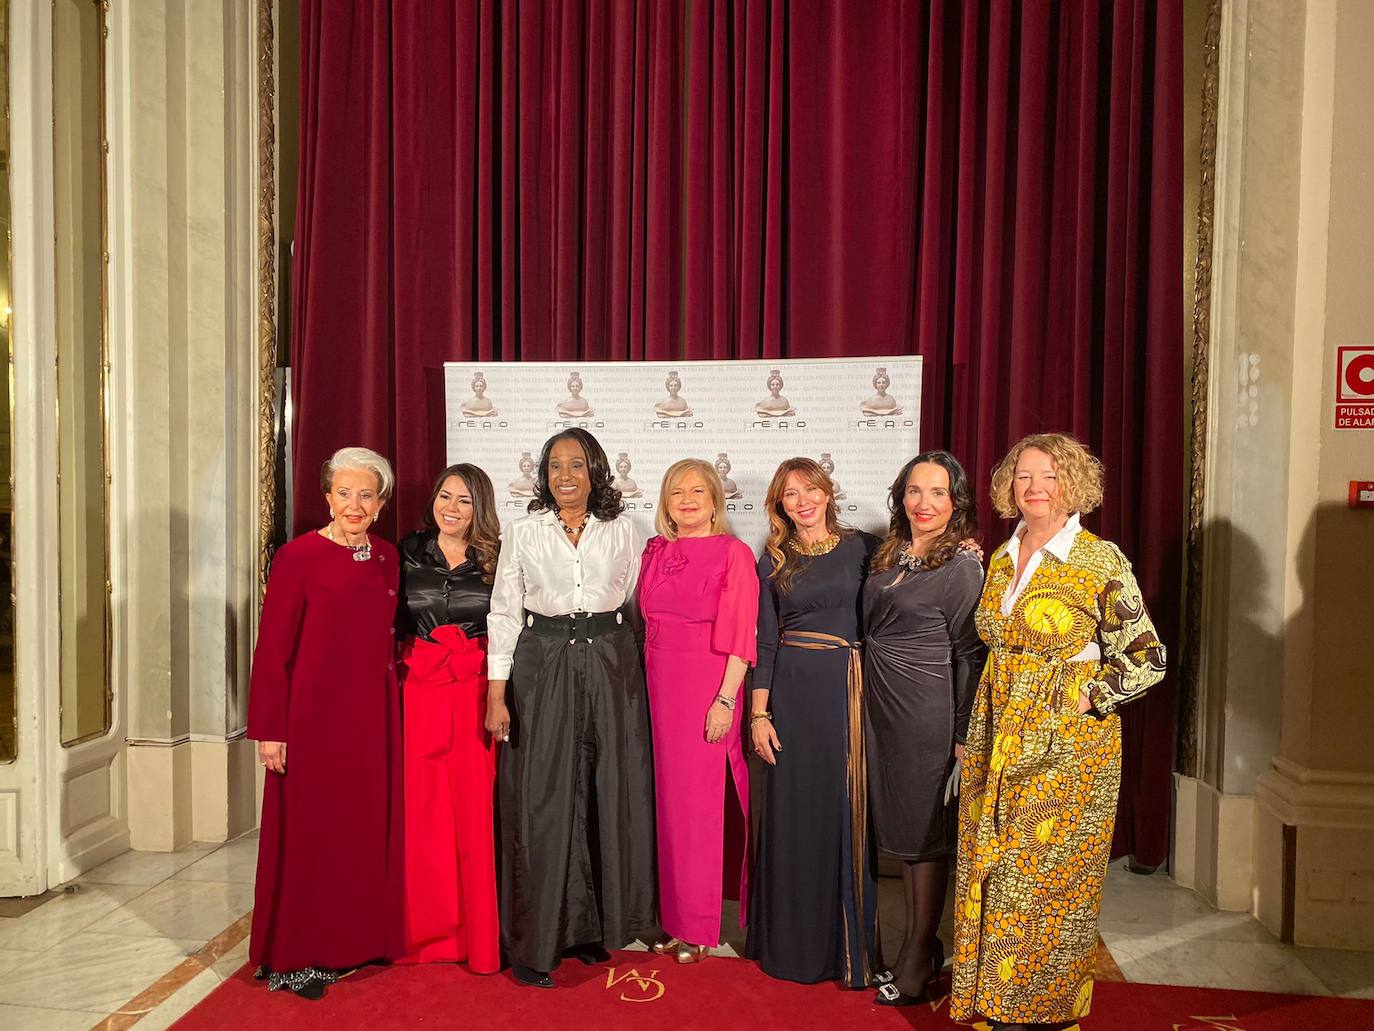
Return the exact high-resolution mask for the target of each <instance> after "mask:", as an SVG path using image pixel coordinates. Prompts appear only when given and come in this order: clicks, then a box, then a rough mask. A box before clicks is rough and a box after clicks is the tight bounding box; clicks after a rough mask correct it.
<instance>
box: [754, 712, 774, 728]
mask: <svg viewBox="0 0 1374 1031" xmlns="http://www.w3.org/2000/svg"><path fill="white" fill-rule="evenodd" d="M759 720H767V721H768V722H769V723H772V722H773V714H772V713H771V712H768V711H767V710H764V711H763V712H755V713H751V714H750V716H749V724H750V726H752V725H753V724H754V723H756V722H757V721H759Z"/></svg>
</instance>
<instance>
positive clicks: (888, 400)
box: [859, 365, 902, 415]
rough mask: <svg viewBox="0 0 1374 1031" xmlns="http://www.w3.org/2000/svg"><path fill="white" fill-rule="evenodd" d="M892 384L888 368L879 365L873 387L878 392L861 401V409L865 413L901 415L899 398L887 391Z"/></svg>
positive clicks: (874, 376)
mask: <svg viewBox="0 0 1374 1031" xmlns="http://www.w3.org/2000/svg"><path fill="white" fill-rule="evenodd" d="M890 386H892V377H891V376H889V375H888V374H887V369H886V368H884V367H883V366H881V365H880V366H878V371H877V372H875V373H874V374H873V389H874V390H876V391H877V393H876V394H874V395H873V396H872V397H870V398H869V399H868V400H867V401H863V402H861V403H860V404H859V411H860V412H862V413H863V414H864V415H901V414H902V408H901V406H900V405H899V404H897V399H896V398H895V397H893V396H892V395H891V394H889V393H888V392H887V388H888V387H890Z"/></svg>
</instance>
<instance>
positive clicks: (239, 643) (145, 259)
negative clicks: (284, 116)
mask: <svg viewBox="0 0 1374 1031" xmlns="http://www.w3.org/2000/svg"><path fill="white" fill-rule="evenodd" d="M115 11H116V12H117V14H116V15H115V17H116V18H117V19H118V20H117V23H116V25H115V26H114V29H113V32H112V35H114V34H118V33H123V34H125V40H124V42H125V43H126V45H128V46H129V48H130V52H131V59H130V60H129V62H128V63H127V66H126V72H125V74H124V76H123V79H122V81H119V82H117V83H116V84H115V86H114V92H115V96H114V100H115V108H116V110H117V111H119V112H121V113H122V115H123V118H122V119H116V124H115V131H116V132H117V133H120V132H122V134H123V135H122V138H118V139H117V140H116V144H115V146H114V148H113V151H112V152H113V153H116V154H120V155H123V156H124V160H123V161H117V162H116V163H115V168H114V169H113V173H112V176H111V190H112V192H113V194H114V195H115V202H116V207H117V208H118V209H120V210H127V217H128V221H129V226H130V230H131V248H132V253H131V254H130V255H129V256H128V259H129V260H128V262H127V264H126V265H123V266H122V269H123V274H122V275H118V274H117V275H116V276H115V284H116V285H115V287H114V289H116V290H122V291H125V292H126V298H125V301H126V310H127V311H128V313H129V316H128V321H129V324H128V325H127V327H126V328H127V333H116V335H115V338H116V339H119V340H122V341H123V343H124V345H125V347H126V350H125V351H124V352H123V354H122V355H120V356H119V358H118V359H117V360H123V361H125V362H126V363H127V364H126V369H127V370H128V373H129V376H128V382H129V384H130V388H129V391H128V394H129V399H130V403H129V405H128V409H127V411H118V412H113V413H112V435H113V436H114V437H115V438H116V439H117V440H118V441H119V442H120V444H121V446H122V447H123V448H124V453H125V455H126V456H127V468H128V475H129V479H130V482H131V483H132V484H134V488H133V489H132V490H131V491H129V504H128V506H127V508H126V510H125V511H124V512H123V513H121V514H120V515H121V516H122V525H123V533H122V535H120V536H121V537H122V542H120V541H118V540H117V543H116V546H119V544H120V543H122V546H123V547H124V549H125V556H126V563H127V565H126V569H127V571H128V576H127V577H126V578H125V579H124V582H123V583H121V584H118V585H116V589H115V590H116V596H115V599H114V600H115V607H116V609H117V610H118V609H122V610H123V619H122V620H121V621H120V622H121V625H122V627H123V631H124V632H123V635H122V637H123V639H122V641H121V644H122V646H123V654H124V656H125V659H126V661H125V664H124V672H125V677H126V685H127V696H128V722H129V751H128V773H129V822H130V833H131V840H132V844H133V847H135V848H155V849H169V848H175V847H177V846H179V845H181V844H184V843H185V842H187V841H189V840H192V839H197V840H205V841H222V840H224V839H225V838H227V837H229V836H232V835H233V834H236V833H239V832H240V831H242V830H245V829H248V828H249V827H251V826H252V825H253V823H254V820H255V811H254V770H255V764H254V763H253V756H252V746H251V743H249V742H247V741H245V740H244V739H243V728H244V724H245V712H246V703H247V683H248V669H249V657H250V645H251V640H252V635H253V621H254V619H255V617H256V596H255V579H256V576H255V574H256V554H257V552H256V530H257V518H256V512H257V479H256V464H255V453H256V452H255V440H256V425H257V421H256V395H255V390H256V372H255V370H256V357H255V356H256V346H257V345H256V322H255V300H256V293H257V290H256V263H255V257H254V246H255V233H254V229H255V225H256V201H255V182H254V169H255V164H256V143H255V136H254V123H253V117H254V108H255V103H254V66H253V59H252V54H253V45H254V26H255V19H254V16H253V11H254V5H253V3H252V0H231V2H227V3H223V4H212V5H203V6H196V7H195V9H194V12H192V10H191V8H189V7H188V6H187V5H185V4H181V3H177V2H175V0H149V2H147V3H138V4H128V5H117V6H116V8H115ZM121 206H122V207H121ZM117 264H118V263H117Z"/></svg>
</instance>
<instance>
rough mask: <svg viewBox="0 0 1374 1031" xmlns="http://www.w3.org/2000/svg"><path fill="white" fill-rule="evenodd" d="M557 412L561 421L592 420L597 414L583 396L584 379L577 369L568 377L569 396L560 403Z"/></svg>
mask: <svg viewBox="0 0 1374 1031" xmlns="http://www.w3.org/2000/svg"><path fill="white" fill-rule="evenodd" d="M556 410H557V412H558V417H559V418H560V419H590V418H591V417H592V416H593V415H595V414H596V412H595V411H594V410H593V409H592V406H591V405H590V404H588V403H587V399H586V398H585V397H583V396H582V377H581V376H579V375H578V373H577V370H576V369H573V370H572V372H571V373H570V374H569V375H568V396H567V397H566V398H565V399H564V400H562V401H559V402H558V408H557V409H556Z"/></svg>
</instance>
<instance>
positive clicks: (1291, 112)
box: [1173, 0, 1374, 948]
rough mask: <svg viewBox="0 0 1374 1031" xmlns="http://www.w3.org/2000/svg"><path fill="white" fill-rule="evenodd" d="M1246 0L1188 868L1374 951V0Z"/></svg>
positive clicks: (1232, 73) (1229, 79) (1238, 46)
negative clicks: (1364, 385) (1363, 372)
mask: <svg viewBox="0 0 1374 1031" xmlns="http://www.w3.org/2000/svg"><path fill="white" fill-rule="evenodd" d="M1223 10H1224V20H1223V29H1222V53H1221V57H1222V59H1221V73H1220V105H1219V119H1218V122H1219V124H1218V159H1217V178H1216V182H1217V199H1216V235H1215V241H1214V253H1213V262H1214V264H1213V310H1212V322H1211V326H1212V351H1211V355H1210V375H1211V389H1210V396H1209V405H1210V413H1209V420H1208V441H1207V445H1208V462H1207V503H1206V510H1205V515H1206V522H1205V536H1204V540H1205V547H1206V582H1205V585H1204V598H1205V600H1204V628H1203V653H1202V684H1201V691H1200V705H1199V727H1198V740H1199V760H1200V762H1199V768H1198V770H1197V771H1196V772H1197V776H1195V777H1192V776H1181V777H1180V778H1179V779H1178V785H1177V788H1178V791H1177V806H1176V835H1175V854H1174V857H1173V870H1174V874H1175V876H1176V877H1177V878H1178V879H1179V880H1180V881H1181V882H1183V883H1185V884H1189V885H1191V886H1193V887H1196V888H1197V889H1198V890H1199V891H1200V892H1202V893H1203V894H1204V895H1206V896H1207V897H1209V898H1210V899H1212V901H1214V902H1215V903H1216V904H1217V905H1218V906H1220V907H1221V908H1225V909H1246V910H1253V911H1254V912H1255V914H1256V915H1257V916H1258V917H1259V918H1260V919H1261V920H1262V921H1263V922H1264V923H1265V924H1266V925H1267V926H1268V927H1269V928H1270V929H1271V930H1272V931H1274V932H1275V933H1276V934H1279V935H1281V936H1283V937H1284V938H1286V939H1287V940H1294V941H1297V942H1299V943H1301V944H1308V945H1333V946H1344V947H1366V948H1368V947H1374V860H1371V859H1369V858H1368V857H1370V856H1371V855H1374V848H1371V846H1374V749H1371V748H1370V747H1369V742H1368V740H1367V738H1368V731H1367V729H1366V728H1368V727H1369V726H1370V725H1371V724H1374V695H1371V693H1370V692H1369V690H1368V684H1369V676H1368V674H1367V672H1364V671H1363V670H1362V669H1361V665H1362V662H1361V658H1360V657H1361V654H1362V653H1361V650H1360V649H1361V645H1362V644H1363V643H1364V642H1365V641H1366V640H1367V639H1368V633H1367V630H1361V629H1359V627H1360V626H1361V625H1363V624H1364V623H1366V622H1367V617H1366V616H1363V615H1362V613H1363V612H1364V611H1365V610H1364V608H1363V607H1362V606H1364V605H1366V604H1367V603H1365V602H1364V601H1363V599H1362V597H1361V595H1362V594H1365V593H1367V585H1368V584H1369V583H1370V582H1371V581H1372V580H1374V546H1371V544H1372V543H1374V517H1372V516H1371V513H1368V512H1351V511H1349V510H1347V509H1346V508H1345V497H1346V484H1347V481H1348V480H1351V479H1362V478H1365V479H1367V478H1370V477H1371V476H1374V469H1371V468H1370V467H1369V462H1370V458H1369V456H1370V455H1374V432H1371V431H1363V430H1359V431H1351V430H1335V429H1334V427H1333V414H1334V413H1333V405H1334V389H1335V360H1336V348H1337V347H1338V346H1339V345H1341V344H1348V343H1360V342H1363V343H1368V342H1371V341H1374V308H1372V307H1371V299H1372V298H1374V291H1371V289H1370V287H1369V284H1368V282H1367V280H1368V271H1367V269H1368V239H1369V234H1370V233H1371V231H1374V200H1371V194H1370V191H1369V188H1368V182H1367V180H1368V169H1369V168H1370V167H1374V107H1371V105H1370V104H1369V97H1370V96H1371V95H1374V76H1372V75H1371V72H1370V70H1369V68H1368V67H1367V64H1368V63H1367V61H1366V60H1365V59H1364V55H1365V54H1367V53H1368V47H1370V46H1371V45H1374V8H1371V7H1370V6H1369V5H1368V4H1365V3H1363V2H1362V0H1307V2H1306V3H1294V2H1289V0H1232V2H1229V3H1227V4H1225V5H1224V8H1223ZM1361 461H1364V463H1365V464H1364V465H1363V466H1362V465H1360V462H1361ZM1361 585H1364V586H1363V587H1362V586H1361Z"/></svg>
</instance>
